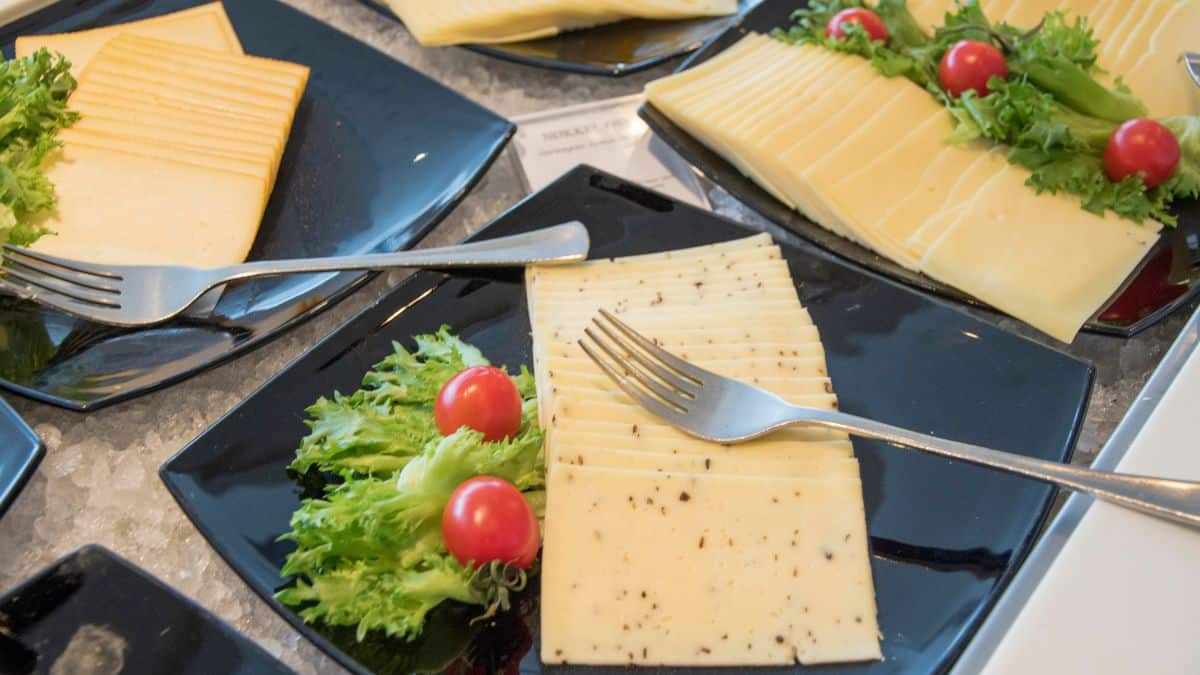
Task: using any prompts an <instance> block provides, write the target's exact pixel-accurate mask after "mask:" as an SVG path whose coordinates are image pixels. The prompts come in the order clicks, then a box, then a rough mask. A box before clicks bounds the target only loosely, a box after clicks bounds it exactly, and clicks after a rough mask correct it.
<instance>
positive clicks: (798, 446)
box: [547, 420, 854, 473]
mask: <svg viewBox="0 0 1200 675" xmlns="http://www.w3.org/2000/svg"><path fill="white" fill-rule="evenodd" d="M568 422H569V424H568V423H567V422H564V423H563V424H562V425H558V424H556V425H554V426H552V427H550V428H549V429H548V430H547V433H549V434H550V435H552V436H553V437H554V443H553V444H551V448H550V456H551V457H552V458H557V459H562V460H563V461H567V460H577V459H578V458H577V457H576V456H575V454H576V453H577V452H587V451H589V450H591V449H608V450H616V451H620V452H630V453H632V452H640V453H645V454H651V455H666V456H671V457H681V458H689V460H690V459H694V458H700V459H705V458H711V459H712V460H713V461H714V462H718V463H721V462H728V461H733V460H736V459H750V458H754V459H761V460H773V461H780V460H782V461H789V460H790V461H791V462H792V463H793V464H795V465H796V466H797V467H805V466H809V467H811V466H820V465H822V464H823V463H826V462H828V461H831V460H832V461H841V460H846V459H853V457H854V446H853V445H851V443H850V441H848V440H846V439H845V438H836V439H834V440H828V439H820V440H807V441H805V440H797V439H796V438H795V437H788V436H786V435H781V436H775V435H772V436H770V437H768V438H764V439H761V440H758V441H755V442H754V443H743V444H740V445H722V444H720V443H709V442H707V441H703V440H700V439H698V438H695V437H693V436H688V435H686V434H682V433H678V432H676V430H675V429H673V428H671V427H666V426H662V425H657V426H646V425H643V426H639V427H638V429H637V430H636V431H634V430H633V426H632V425H629V424H623V425H610V426H607V427H604V426H599V425H594V426H591V427H585V426H584V420H578V421H575V420H569V421H568ZM795 431H802V430H799V429H797V430H795ZM668 432H675V433H668ZM575 463H576V464H578V461H576V462H575ZM614 468H622V467H614ZM624 468H632V467H624ZM711 470H712V469H711V468H710V469H709V471H711ZM797 470H798V469H797ZM714 473H724V472H722V471H715V472H714ZM728 473H752V472H739V471H730V472H728Z"/></svg>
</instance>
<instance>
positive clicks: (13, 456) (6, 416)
mask: <svg viewBox="0 0 1200 675" xmlns="http://www.w3.org/2000/svg"><path fill="white" fill-rule="evenodd" d="M45 454H46V446H44V445H42V439H41V438H38V435H37V434H36V433H34V431H33V429H30V428H29V425H28V424H26V423H25V420H23V419H21V416H20V415H18V414H17V411H15V410H13V409H12V406H10V405H9V404H8V403H7V402H6V401H4V400H3V399H0V518H3V517H4V512H5V511H7V510H8V507H9V506H11V505H12V503H13V501H15V500H16V498H17V495H19V494H21V488H23V487H25V483H26V482H27V481H28V480H29V477H30V476H32V475H33V472H34V470H35V469H37V465H38V464H39V463H41V461H42V457H43V456H44V455H45Z"/></svg>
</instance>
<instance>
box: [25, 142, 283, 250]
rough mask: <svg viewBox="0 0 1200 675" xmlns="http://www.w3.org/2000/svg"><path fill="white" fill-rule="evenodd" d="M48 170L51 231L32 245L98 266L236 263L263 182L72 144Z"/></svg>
mask: <svg viewBox="0 0 1200 675" xmlns="http://www.w3.org/2000/svg"><path fill="white" fill-rule="evenodd" d="M46 175H47V177H48V178H49V179H50V180H51V181H52V182H53V183H54V185H55V186H56V187H57V193H58V204H57V206H56V209H55V212H54V214H53V215H52V216H51V217H50V218H49V219H48V220H47V221H46V222H45V223H44V225H45V226H46V227H48V228H50V229H51V230H52V231H53V232H55V234H56V236H45V237H42V238H41V239H39V240H38V241H37V242H36V243H34V244H33V245H32V247H31V248H32V249H33V250H35V251H38V252H41V253H47V254H51V255H57V256H62V257H64V258H71V259H75V260H91V261H95V262H101V263H111V264H143V263H146V262H147V261H154V262H156V263H158V264H164V265H190V266H201V267H216V266H222V265H230V264H234V263H238V262H241V261H242V260H244V259H245V258H246V254H247V253H248V252H249V251H250V247H251V245H252V244H253V243H254V237H255V234H256V233H257V231H258V221H259V218H261V215H262V205H263V203H264V201H265V199H266V185H265V183H264V182H263V181H262V180H260V179H257V178H254V177H252V176H246V175H244V174H241V173H234V172H231V171H221V170H214V169H212V168H209V167H201V166H196V165H195V164H189V163H182V162H178V161H171V160H170V159H167V158H148V157H145V156H138V155H133V154H127V153H122V152H117V151H112V150H107V149H99V148H91V147H88V146H83V145H78V144H74V143H70V142H68V143H67V145H66V147H64V148H63V149H62V151H61V153H59V157H58V158H56V159H54V160H52V161H51V162H50V164H49V165H48V166H47V169H46ZM214 195H220V199H214V198H213V196H214Z"/></svg>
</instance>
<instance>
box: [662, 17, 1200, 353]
mask: <svg viewBox="0 0 1200 675" xmlns="http://www.w3.org/2000/svg"><path fill="white" fill-rule="evenodd" d="M804 4H805V3H804V2H803V0H763V1H762V3H761V4H759V5H758V6H757V7H755V8H754V9H752V10H751V11H750V12H749V13H748V14H746V16H745V18H744V19H743V21H741V22H740V23H738V24H737V25H736V26H732V27H730V28H729V29H728V30H726V31H725V32H724V33H723V34H721V35H720V36H719V37H717V38H716V39H714V40H713V41H712V42H710V43H708V44H706V45H705V46H704V47H703V48H702V49H701V50H700V51H698V52H696V53H695V54H693V55H692V57H691V58H689V59H688V60H687V61H686V62H685V63H684V64H683V65H682V66H680V68H679V69H680V70H681V71H682V70H687V69H688V68H691V67H692V66H696V65H699V64H701V63H704V62H705V61H707V60H708V59H711V58H712V57H714V56H716V55H717V54H719V53H721V52H722V51H724V50H725V49H726V48H727V47H729V46H730V45H732V44H734V43H735V42H737V41H738V40H740V39H742V37H744V36H745V35H746V33H749V32H758V33H770V32H771V31H772V30H774V29H775V28H786V27H788V26H791V25H792V22H791V20H790V19H789V17H790V16H791V14H792V12H794V11H795V10H796V8H797V7H801V6H803V5H804ZM641 116H642V118H643V119H644V120H646V123H647V124H648V125H650V128H651V129H653V130H654V131H655V133H657V134H658V135H659V136H660V137H661V138H662V139H663V140H664V141H666V143H667V145H669V146H671V147H672V148H673V149H675V151H676V152H678V153H679V154H681V155H683V157H684V158H685V159H687V161H688V162H690V163H691V164H692V165H693V166H695V167H696V168H698V169H700V170H701V171H703V172H704V175H705V176H708V177H709V178H710V179H711V180H712V181H713V182H714V183H716V184H717V185H720V186H721V187H722V188H724V189H725V190H727V191H729V193H730V194H732V195H733V196H734V197H737V198H738V199H739V200H741V201H742V202H743V203H745V204H746V205H747V206H749V207H750V208H752V209H754V210H755V211H758V212H759V213H761V214H762V215H763V216H764V217H766V218H768V219H770V220H771V221H773V222H775V223H778V224H780V225H782V226H783V227H786V228H787V229H789V230H791V231H792V232H795V233H797V234H799V235H800V236H802V237H804V238H805V239H808V240H809V241H813V242H816V243H817V244H819V245H821V246H822V247H823V248H825V249H827V250H829V251H832V252H833V253H836V254H837V255H839V256H841V257H843V258H845V259H847V260H851V261H853V262H856V263H858V264H859V265H862V266H864V267H866V268H867V269H869V270H871V271H873V272H878V273H880V274H883V275H884V276H887V277H890V278H892V279H894V280H896V281H899V282H901V283H903V284H907V285H909V286H913V287H914V288H919V289H921V290H924V291H929V292H931V293H936V294H937V295H939V296H942V297H944V298H949V299H952V300H957V301H959V302H964V303H967V304H972V305H981V304H982V303H981V302H980V301H979V300H976V299H975V298H973V297H971V296H969V295H967V294H965V293H963V292H962V291H960V290H958V289H956V288H953V287H951V286H948V285H946V284H943V283H942V282H940V281H937V280H935V279H932V278H930V277H927V276H925V275H924V274H918V273H916V272H913V271H912V270H909V269H906V268H904V267H901V266H900V265H897V264H896V263H894V262H892V261H891V260H888V259H887V258H883V257H881V256H879V255H876V254H875V252H874V251H871V250H870V249H868V248H865V247H863V246H860V245H858V244H856V243H854V242H852V241H850V240H849V239H844V238H842V237H839V236H838V235H836V234H834V233H832V232H830V231H829V230H826V229H825V228H823V227H821V226H820V225H817V224H816V223H814V222H812V221H811V220H809V219H808V218H806V217H804V216H803V215H801V214H800V213H798V212H796V211H793V210H792V209H790V208H788V207H787V205H786V204H783V203H782V202H780V201H778V200H777V199H775V198H774V197H772V196H771V195H770V194H769V193H767V191H765V190H763V189H762V188H760V187H759V186H758V185H757V184H756V183H755V182H754V181H752V180H750V179H749V178H747V177H746V176H745V175H743V174H742V172H741V171H739V170H738V169H737V168H736V167H734V166H733V165H732V164H730V163H729V162H727V161H725V159H724V158H722V157H721V156H720V155H719V154H717V153H715V152H713V151H712V150H710V149H708V147H707V146H705V145H704V144H703V143H701V142H700V141H699V140H697V139H695V138H693V137H691V136H690V135H688V133H687V132H686V131H684V130H683V129H681V128H679V127H678V126H676V125H675V124H673V123H672V122H671V120H670V119H668V118H667V116H666V115H663V114H662V113H661V112H659V111H658V110H657V109H655V108H654V107H653V106H651V105H649V104H646V105H644V106H642V109H641ZM1177 211H1178V215H1179V227H1178V228H1175V229H1167V230H1164V232H1163V236H1162V239H1161V240H1160V241H1159V242H1158V245H1157V246H1155V247H1154V249H1153V250H1152V251H1151V252H1150V253H1149V254H1148V255H1147V256H1146V258H1145V260H1144V261H1143V262H1142V264H1141V265H1140V266H1139V267H1138V268H1137V270H1135V271H1134V273H1133V274H1131V275H1130V277H1129V279H1128V280H1127V281H1126V282H1125V284H1124V286H1122V288H1121V290H1120V291H1119V292H1118V293H1116V294H1114V296H1113V298H1111V299H1110V300H1109V302H1108V303H1106V304H1105V306H1104V307H1102V308H1100V310H1099V311H1098V312H1097V313H1096V315H1095V316H1093V317H1092V319H1091V320H1090V321H1088V322H1087V324H1085V325H1084V330H1088V331H1092V332H1097V333H1107V334H1110V335H1121V336H1126V337H1128V336H1131V335H1134V334H1135V333H1137V332H1139V331H1142V330H1144V329H1146V328H1149V327H1150V326H1153V325H1154V324H1156V323H1158V322H1159V321H1161V320H1163V319H1165V318H1166V317H1167V316H1169V315H1170V314H1171V313H1172V312H1174V311H1175V310H1177V309H1179V308H1180V307H1183V306H1185V305H1187V304H1188V303H1189V301H1190V300H1191V299H1192V298H1194V297H1195V296H1196V294H1197V293H1200V266H1197V265H1196V261H1197V260H1200V237H1198V233H1200V203H1197V202H1186V203H1179V204H1178V205H1177Z"/></svg>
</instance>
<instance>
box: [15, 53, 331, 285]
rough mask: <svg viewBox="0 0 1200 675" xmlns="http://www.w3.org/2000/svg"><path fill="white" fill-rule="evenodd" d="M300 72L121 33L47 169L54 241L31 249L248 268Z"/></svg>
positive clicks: (90, 74)
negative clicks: (52, 190)
mask: <svg viewBox="0 0 1200 675" xmlns="http://www.w3.org/2000/svg"><path fill="white" fill-rule="evenodd" d="M307 79H308V69H307V68H306V67H303V66H299V65H296V64H292V63H286V62H282V61H273V60H270V59H264V58H257V57H251V56H244V55H241V54H231V53H224V52H218V51H214V50H210V49H204V48H200V47H192V46H187V45H182V44H177V43H174V42H168V41H164V40H157V39H154V38H146V37H139V36H137V35H133V34H127V33H122V34H119V35H117V36H115V37H113V38H111V39H110V40H109V41H108V42H107V43H106V44H105V45H104V46H103V47H102V48H101V49H100V50H99V51H98V52H97V53H96V54H95V56H94V57H93V58H92V59H91V60H90V62H89V64H88V66H87V69H86V70H85V71H84V73H83V75H82V76H81V77H80V81H79V87H78V89H77V90H76V91H75V93H74V94H73V95H72V97H71V99H70V101H69V105H70V107H71V108H73V109H75V110H78V111H79V112H80V113H81V117H80V119H79V121H78V122H76V124H75V125H74V126H72V127H71V128H69V129H66V130H64V131H63V132H62V133H61V134H60V138H61V140H62V141H63V143H64V146H65V147H64V149H63V153H62V157H61V158H60V159H59V160H58V161H56V162H54V164H52V165H51V166H50V167H49V168H48V171H47V173H48V176H49V178H50V180H51V181H52V182H53V183H54V184H55V186H56V189H57V192H58V209H57V213H56V214H55V215H54V216H53V218H52V219H51V220H50V222H48V223H47V226H48V227H49V228H50V229H51V230H52V231H53V232H55V233H56V236H46V237H43V238H42V239H40V240H38V242H37V243H36V244H35V245H34V247H33V248H34V249H36V250H39V251H43V252H46V253H51V254H54V255H61V256H65V257H68V258H76V259H84V260H93V261H98V262H108V263H127V264H182V265H196V266H219V265H228V264H232V263H237V262H240V261H242V260H244V259H245V257H246V254H247V253H248V252H249V250H250V246H251V244H252V243H253V242H254V238H255V235H256V233H257V231H258V225H259V222H260V220H261V219H262V214H263V210H264V209H265V207H266V203H267V199H268V197H269V195H270V192H271V188H272V187H273V185H274V181H275V176H276V171H277V169H278V167H279V161H280V158H281V156H282V154H283V149H284V146H285V144H286V142H287V138H288V134H289V132H290V129H291V125H292V119H293V117H294V115H295V110H296V106H297V104H298V102H299V100H300V96H301V95H302V93H303V91H304V87H305V84H306V82H307Z"/></svg>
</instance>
